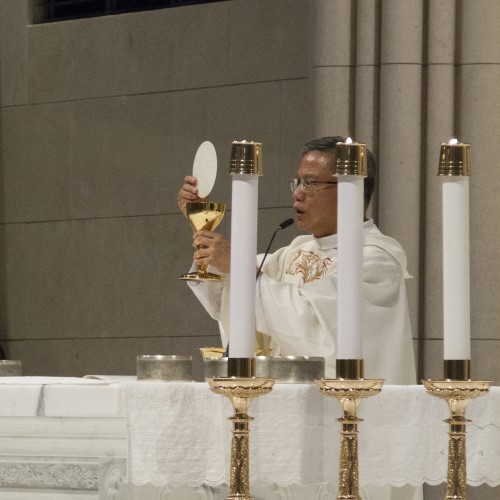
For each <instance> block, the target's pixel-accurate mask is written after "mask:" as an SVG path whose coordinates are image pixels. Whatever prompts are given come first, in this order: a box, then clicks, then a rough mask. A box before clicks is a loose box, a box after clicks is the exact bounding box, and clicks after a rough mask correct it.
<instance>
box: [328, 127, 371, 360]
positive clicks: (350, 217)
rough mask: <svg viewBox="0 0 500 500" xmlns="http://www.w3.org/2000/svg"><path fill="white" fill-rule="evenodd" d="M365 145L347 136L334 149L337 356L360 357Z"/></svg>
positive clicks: (361, 355) (338, 357) (358, 358)
mask: <svg viewBox="0 0 500 500" xmlns="http://www.w3.org/2000/svg"><path fill="white" fill-rule="evenodd" d="M366 167H367V158H366V146H365V144H358V143H355V142H354V143H353V142H352V139H351V138H350V137H349V138H348V139H346V141H345V142H344V143H338V144H337V145H336V148H335V168H334V172H335V173H336V174H337V178H338V200H337V203H338V205H337V238H338V240H337V241H338V246H337V268H338V271H337V359H357V360H360V359H363V343H362V338H361V324H362V314H363V276H362V273H363V216H364V182H363V177H364V176H365V175H366Z"/></svg>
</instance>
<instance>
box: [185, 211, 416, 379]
mask: <svg viewBox="0 0 500 500" xmlns="http://www.w3.org/2000/svg"><path fill="white" fill-rule="evenodd" d="M363 239H364V243H363V319H362V339H363V351H364V353H363V358H364V360H365V361H364V362H365V369H364V376H365V377H366V378H382V379H385V383H386V384H415V383H416V374H415V359H414V356H413V343H412V336H411V327H410V320H409V314H408V302H407V296H406V288H405V278H410V277H411V276H410V275H409V274H408V272H407V271H406V255H405V253H404V250H403V248H402V247H401V245H400V244H399V243H398V242H397V241H396V240H394V239H393V238H390V237H388V236H385V235H383V234H382V233H381V232H380V231H379V229H378V228H377V227H376V226H375V224H374V223H373V221H372V220H369V221H366V222H365V223H364V225H363ZM190 285H191V287H192V290H193V292H194V293H195V294H196V296H197V297H198V299H199V300H200V302H201V303H202V304H203V306H204V307H205V309H206V310H207V311H208V313H209V314H210V315H211V316H212V318H214V319H216V320H217V321H219V326H220V331H221V337H222V342H223V345H226V344H227V341H228V332H229V329H228V327H229V276H226V280H225V281H224V282H222V283H214V282H209V283H195V284H191V283H190ZM256 328H257V330H258V331H259V332H262V333H263V334H265V335H266V336H268V337H269V346H270V347H271V348H272V349H273V352H272V353H273V355H283V356H285V355H286V356H292V355H293V356H322V357H325V359H326V377H328V378H330V377H331V378H333V377H335V361H336V350H335V346H336V336H337V235H332V236H326V237H324V238H315V237H314V236H309V235H308V236H298V237H297V238H295V239H294V240H293V241H292V242H291V244H290V245H288V246H286V247H283V248H281V249H279V250H278V251H276V252H275V253H274V254H271V255H269V256H268V258H267V259H266V262H265V263H264V266H263V268H262V273H261V275H260V276H259V278H258V280H257V283H256Z"/></svg>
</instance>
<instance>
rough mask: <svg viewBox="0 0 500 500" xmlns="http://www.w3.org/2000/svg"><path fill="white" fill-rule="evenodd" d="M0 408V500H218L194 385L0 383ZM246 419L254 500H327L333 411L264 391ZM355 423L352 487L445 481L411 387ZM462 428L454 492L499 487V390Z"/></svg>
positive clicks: (312, 399)
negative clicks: (463, 450) (462, 474)
mask: <svg viewBox="0 0 500 500" xmlns="http://www.w3.org/2000/svg"><path fill="white" fill-rule="evenodd" d="M0 401H1V404H0V500H7V499H8V500H17V499H19V500H40V499H45V500H49V499H50V500H62V499H75V500H90V499H93V500H97V499H99V500H111V499H113V500H155V499H162V500H166V499H176V500H181V499H191V498H193V499H194V498H196V499H223V498H225V495H227V485H228V484H229V458H230V435H231V428H230V422H229V420H228V417H229V416H230V415H231V413H232V410H231V407H230V403H229V401H228V400H227V399H226V398H224V397H221V396H218V395H215V394H213V393H212V392H211V391H210V390H209V388H208V385H207V384H205V383H200V382H149V381H148V382H146V381H139V382H138V381H136V379H135V377H113V378H111V377H101V378H82V379H80V378H50V377H4V378H0ZM249 413H250V415H251V416H253V417H254V418H255V420H253V421H252V423H251V425H250V428H251V432H250V479H251V493H252V495H253V496H254V497H255V498H256V500H258V499H266V500H270V499H274V498H276V499H278V498H301V499H306V498H315V499H319V498H325V499H326V498H330V499H331V498H335V493H336V483H337V474H338V456H339V450H338V447H339V438H338V432H339V424H338V422H337V421H336V419H337V418H338V417H339V416H340V405H339V404H338V402H337V401H335V400H334V399H333V398H328V397H325V396H324V395H322V394H320V392H319V391H318V389H317V387H316V386H315V385H313V384H277V385H275V387H274V389H273V391H272V392H271V393H270V394H268V395H266V396H263V397H261V398H256V399H255V400H254V401H252V404H251V406H250V411H249ZM358 413H359V416H360V417H361V418H363V419H364V421H363V422H362V423H360V424H359V430H360V435H359V468H360V471H359V474H360V484H361V488H363V485H367V484H372V485H383V484H391V485H393V486H403V485H405V484H411V485H420V484H423V483H427V484H439V483H442V482H444V481H445V480H446V473H447V446H448V434H447V430H448V429H447V425H446V424H445V423H443V420H444V419H446V418H448V416H449V415H448V408H447V406H446V404H445V403H444V402H443V401H441V400H439V399H437V398H433V397H430V396H429V395H427V394H426V393H425V389H424V388H423V387H422V386H386V387H384V389H383V391H382V392H381V394H380V395H378V396H376V397H373V398H369V399H367V400H365V401H363V402H362V403H361V405H360V407H359V412H358ZM467 417H468V418H469V419H471V420H472V423H471V424H470V425H468V427H467V473H468V474H467V476H468V484H469V485H471V486H477V485H481V484H488V485H490V486H499V485H500V387H492V388H491V390H490V392H489V393H488V395H486V396H484V397H482V398H479V399H477V400H473V401H471V402H470V403H469V407H468V410H467ZM297 492H302V493H297ZM297 494H298V495H299V496H297ZM294 495H295V496H294Z"/></svg>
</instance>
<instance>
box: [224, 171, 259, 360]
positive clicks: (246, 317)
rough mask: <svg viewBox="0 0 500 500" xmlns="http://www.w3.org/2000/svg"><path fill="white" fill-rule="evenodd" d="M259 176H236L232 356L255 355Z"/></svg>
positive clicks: (232, 234) (233, 186)
mask: <svg viewBox="0 0 500 500" xmlns="http://www.w3.org/2000/svg"><path fill="white" fill-rule="evenodd" d="M258 182H259V178H258V176H257V175H251V174H242V175H235V176H233V181H232V202H231V274H230V286H231V289H230V295H229V357H231V358H250V357H253V356H254V355H255V256H256V254H257V208H258V206H257V204H258Z"/></svg>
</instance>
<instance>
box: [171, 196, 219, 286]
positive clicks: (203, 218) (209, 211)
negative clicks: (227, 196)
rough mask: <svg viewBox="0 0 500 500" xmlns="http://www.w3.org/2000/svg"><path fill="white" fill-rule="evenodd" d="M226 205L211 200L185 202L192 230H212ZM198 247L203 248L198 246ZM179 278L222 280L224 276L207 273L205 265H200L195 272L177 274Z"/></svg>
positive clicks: (188, 279)
mask: <svg viewBox="0 0 500 500" xmlns="http://www.w3.org/2000/svg"><path fill="white" fill-rule="evenodd" d="M225 211H226V205H225V204H224V203H213V202H208V201H206V202H192V203H190V202H188V203H186V215H187V217H188V219H189V223H190V224H191V227H192V228H193V231H201V230H202V229H206V230H208V231H213V230H214V229H215V228H216V227H217V226H218V225H219V223H220V221H221V220H222V218H223V217H224V212H225ZM198 248H203V247H201V246H199V247H198ZM179 279H180V280H186V281H222V280H223V279H224V278H223V277H222V276H220V275H218V274H215V273H209V272H208V271H207V266H203V265H200V266H199V268H198V271H197V272H195V273H187V274H183V275H182V276H179Z"/></svg>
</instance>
